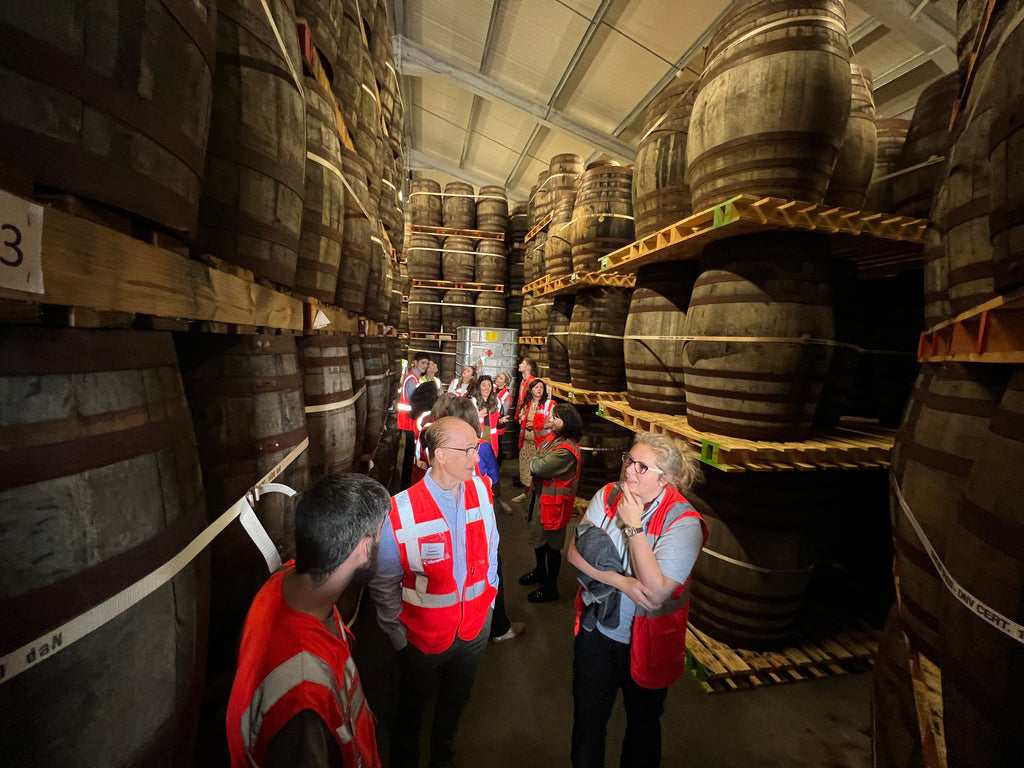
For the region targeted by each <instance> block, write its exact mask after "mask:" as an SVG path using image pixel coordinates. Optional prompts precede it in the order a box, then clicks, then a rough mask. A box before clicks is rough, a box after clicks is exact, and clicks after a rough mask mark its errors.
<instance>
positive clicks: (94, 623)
mask: <svg viewBox="0 0 1024 768" xmlns="http://www.w3.org/2000/svg"><path fill="white" fill-rule="evenodd" d="M308 445H309V438H306V439H305V440H303V441H302V442H301V443H300V444H299V445H297V446H296V447H295V448H294V449H293V450H292V451H291V453H289V454H288V455H287V456H286V457H285V458H284V459H283V460H282V461H281V463H279V464H278V465H277V466H276V467H274V468H273V469H271V470H270V471H269V472H267V474H266V475H264V476H263V477H262V478H261V479H260V481H259V482H258V483H256V485H255V486H253V487H254V489H259V488H261V487H262V488H263V489H264V491H266V490H267V486H268V484H273V487H271V488H270V490H273V491H277V490H280V489H286V490H285V491H283V492H285V493H287V492H291V493H292V494H294V493H295V491H293V490H292V489H291V488H288V486H285V485H279V484H277V483H274V482H273V481H274V480H275V479H276V478H277V477H278V476H279V475H280V474H281V473H282V472H283V471H284V470H285V469H286V468H287V467H288V466H289V465H290V464H291V463H292V462H293V461H295V459H296V458H297V457H298V456H299V455H300V454H301V453H302V452H303V451H305V450H306V448H307V446H308ZM248 495H249V494H246V497H243V498H241V499H239V500H238V501H236V502H235V503H234V504H232V505H231V507H230V508H229V509H228V510H227V511H226V512H224V513H223V514H222V515H221V516H220V517H218V518H217V519H216V520H215V521H214V522H212V523H210V525H208V526H207V527H206V529H205V530H204V531H203V532H202V533H200V534H199V535H198V536H196V537H195V538H194V539H193V540H192V541H191V542H190V543H189V544H188V546H186V547H185V548H184V549H183V550H182V551H181V552H179V553H178V554H177V555H175V556H174V557H173V558H171V559H170V560H168V561H167V562H166V563H164V564H163V565H161V566H160V567H159V568H157V569H155V570H153V571H150V573H149V574H147V575H146V576H143V577H142V578H141V579H139V581H137V582H135V583H134V584H132V585H131V586H129V587H125V588H124V589H123V590H121V591H120V592H118V593H117V594H116V595H114V596H113V597H109V598H107V599H106V600H104V601H103V602H102V603H100V604H99V605H96V606H93V607H92V608H90V609H89V610H88V611H86V612H85V613H83V614H80V615H79V616H76V617H75V618H73V619H72V620H71V621H68V622H66V623H64V624H62V625H61V626H59V627H55V628H54V629H51V630H50V631H48V632H46V633H44V634H43V635H41V636H40V637H38V638H36V639H35V640H33V641H31V642H29V643H26V644H25V645H23V646H22V647H21V648H18V649H16V650H14V651H11V652H10V653H8V654H6V655H5V656H3V657H0V685H3V684H4V683H6V682H7V681H9V680H12V679H14V678H15V677H17V676H18V675H20V674H21V673H22V672H24V671H25V670H27V669H29V668H31V667H33V666H35V665H36V664H38V663H39V662H41V661H43V660H45V659H49V658H51V657H52V656H53V655H54V654H56V653H58V652H59V651H62V650H63V649H65V648H67V647H68V646H69V645H71V644H72V643H74V642H76V641H78V640H81V639H82V638H83V637H85V636H86V635H88V634H89V633H90V632H92V631H93V630H96V629H99V628H100V627H102V626H103V625H104V624H106V623H107V622H108V621H111V620H112V619H114V618H116V617H118V616H120V615H121V614H122V613H124V612H125V611H127V610H128V609H129V608H131V607H132V606H133V605H135V604H136V603H138V602H140V601H141V600H143V599H145V598H146V597H148V596H149V595H151V594H153V593H154V592H155V591H156V590H158V589H160V587H162V586H164V585H165V584H166V583H167V582H168V581H170V580H171V579H173V578H174V577H175V576H177V575H178V573H179V572H180V571H181V570H182V569H183V568H184V567H185V566H186V565H188V564H189V563H190V562H192V560H193V559H194V558H195V557H196V555H198V554H199V553H200V552H202V551H203V550H204V549H206V547H208V546H209V545H210V542H212V541H213V540H214V539H215V538H216V537H217V536H218V535H219V534H220V533H221V532H222V531H223V530H224V529H225V528H227V527H228V525H229V524H230V523H231V522H232V521H233V520H234V519H235V518H236V517H241V516H244V517H248V516H249V515H250V514H251V515H252V520H250V521H249V524H248V525H247V526H246V531H248V532H249V535H250V536H253V531H255V530H256V526H259V531H256V534H255V537H254V538H253V541H254V542H255V543H256V545H257V546H259V547H260V551H261V552H263V556H264V559H266V560H267V567H268V568H271V566H272V565H273V563H275V562H276V563H277V566H276V567H275V568H273V569H272V570H271V572H273V570H276V568H279V567H280V564H281V558H280V555H278V553H277V548H276V547H274V545H273V542H272V541H271V542H270V546H271V547H273V549H274V552H273V555H272V556H271V555H270V553H269V552H267V551H264V548H265V546H266V542H267V541H270V536H268V535H267V532H266V531H265V530H263V526H262V525H261V524H260V522H259V520H258V519H256V515H255V513H254V512H253V510H252V506H251V505H250V504H249V501H248V498H247V497H248ZM255 495H257V496H258V491H257V493H256V494H255ZM253 521H254V522H255V525H253ZM244 524H245V523H244V522H243V525H244ZM260 532H262V536H261V535H260ZM264 537H265V538H264ZM257 539H259V540H257ZM43 649H45V650H43Z"/></svg>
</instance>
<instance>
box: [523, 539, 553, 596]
mask: <svg viewBox="0 0 1024 768" xmlns="http://www.w3.org/2000/svg"><path fill="white" fill-rule="evenodd" d="M547 549H548V545H547V544H545V545H544V546H543V547H538V548H537V549H534V550H533V554H534V556H535V557H536V558H537V565H535V566H534V567H533V570H532V571H530V572H529V573H524V574H523V575H522V576H520V577H519V583H520V584H522V585H523V586H524V587H525V586H527V585H529V584H543V583H544V582H545V581H547V580H548V568H547V565H545V562H544V560H545V557H544V556H545V553H546V552H547Z"/></svg>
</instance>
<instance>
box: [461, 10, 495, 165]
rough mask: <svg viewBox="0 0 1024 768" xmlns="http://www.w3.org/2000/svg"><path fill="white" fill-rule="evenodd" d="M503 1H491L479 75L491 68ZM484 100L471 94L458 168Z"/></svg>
mask: <svg viewBox="0 0 1024 768" xmlns="http://www.w3.org/2000/svg"><path fill="white" fill-rule="evenodd" d="M504 2H505V0H493V2H492V4H491V18H490V21H488V22H487V37H486V38H484V50H483V52H482V53H481V54H480V66H479V67H478V68H477V70H478V71H479V72H480V74H482V75H483V74H487V73H488V72H489V70H490V66H491V54H492V53H493V48H494V39H495V37H496V36H497V30H498V27H499V26H500V24H501V18H502V16H501V8H502V5H503V4H504ZM483 104H484V100H483V99H482V98H481V97H480V95H479V94H476V93H474V94H473V103H472V104H471V105H470V107H469V119H468V120H466V137H465V138H464V139H463V140H462V154H461V155H460V157H459V168H465V167H466V158H467V157H469V147H470V144H472V143H473V134H474V133H475V132H476V126H477V123H479V122H480V110H481V109H482V108H483Z"/></svg>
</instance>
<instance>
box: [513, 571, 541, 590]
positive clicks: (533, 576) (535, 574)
mask: <svg viewBox="0 0 1024 768" xmlns="http://www.w3.org/2000/svg"><path fill="white" fill-rule="evenodd" d="M547 580H548V575H547V574H546V573H544V571H538V570H532V571H530V572H529V573H524V574H523V575H522V576H520V577H519V583H520V584H522V585H523V586H524V587H525V586H528V585H530V584H543V583H544V582H545V581H547Z"/></svg>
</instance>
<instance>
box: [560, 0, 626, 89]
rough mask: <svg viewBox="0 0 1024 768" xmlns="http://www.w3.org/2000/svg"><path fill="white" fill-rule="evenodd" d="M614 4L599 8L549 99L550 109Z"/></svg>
mask: <svg viewBox="0 0 1024 768" xmlns="http://www.w3.org/2000/svg"><path fill="white" fill-rule="evenodd" d="M614 2H615V0H601V5H600V6H599V7H598V9H597V11H595V13H594V17H593V18H592V19H591V20H590V25H589V26H588V27H587V31H586V32H584V33H583V37H581V38H580V42H579V44H578V45H577V46H576V50H575V51H574V52H573V54H572V58H571V59H569V63H568V65H566V67H565V71H564V72H562V77H561V78H560V79H559V81H558V85H556V86H555V90H554V91H552V92H551V98H549V99H548V106H549V107H552V106H554V105H555V103H556V102H557V101H558V99H559V97H560V96H561V95H562V91H563V90H564V89H565V86H566V84H567V83H568V82H569V78H571V77H572V76H573V73H574V72H575V71H576V67H577V66H578V65H579V63H580V60H581V59H582V58H583V54H584V53H585V52H586V50H587V48H588V47H589V46H590V44H591V43H592V42H593V41H594V35H595V34H596V33H597V30H598V29H599V28H600V27H601V22H603V21H604V18H605V16H607V15H608V11H609V10H611V7H612V3H614Z"/></svg>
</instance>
